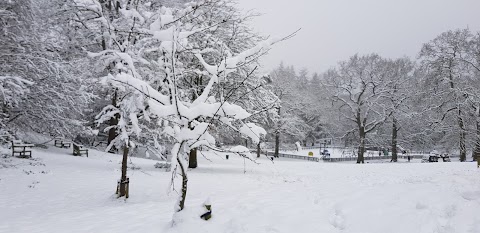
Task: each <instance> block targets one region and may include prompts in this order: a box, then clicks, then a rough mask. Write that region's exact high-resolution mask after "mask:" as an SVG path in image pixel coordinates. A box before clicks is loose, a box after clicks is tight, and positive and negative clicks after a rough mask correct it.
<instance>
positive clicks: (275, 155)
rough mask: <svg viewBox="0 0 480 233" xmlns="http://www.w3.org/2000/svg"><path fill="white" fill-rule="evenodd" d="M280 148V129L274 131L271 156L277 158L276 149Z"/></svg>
mask: <svg viewBox="0 0 480 233" xmlns="http://www.w3.org/2000/svg"><path fill="white" fill-rule="evenodd" d="M279 150H280V131H279V130H277V131H276V132H275V153H274V154H273V157H275V158H278V157H279V156H278V151H279Z"/></svg>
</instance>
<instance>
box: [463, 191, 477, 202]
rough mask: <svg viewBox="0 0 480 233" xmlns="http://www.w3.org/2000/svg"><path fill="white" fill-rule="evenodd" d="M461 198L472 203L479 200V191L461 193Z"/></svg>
mask: <svg viewBox="0 0 480 233" xmlns="http://www.w3.org/2000/svg"><path fill="white" fill-rule="evenodd" d="M462 197H463V199H465V200H467V201H474V200H477V199H480V191H470V192H463V193H462Z"/></svg>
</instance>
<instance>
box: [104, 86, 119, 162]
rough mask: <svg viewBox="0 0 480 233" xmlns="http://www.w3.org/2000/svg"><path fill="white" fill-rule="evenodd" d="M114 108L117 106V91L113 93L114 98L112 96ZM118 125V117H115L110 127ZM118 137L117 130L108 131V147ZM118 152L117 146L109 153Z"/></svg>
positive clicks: (110, 122) (111, 119) (113, 128)
mask: <svg viewBox="0 0 480 233" xmlns="http://www.w3.org/2000/svg"><path fill="white" fill-rule="evenodd" d="M112 106H115V107H116V106H117V89H115V91H114V92H113V96H112ZM117 124H118V116H117V115H115V116H114V117H112V118H110V121H109V124H108V125H109V126H111V127H112V126H115V125H117ZM116 137H117V130H116V129H115V127H112V128H110V129H109V130H108V139H107V143H108V145H110V143H111V142H112V141H113V140H114V139H115V138H116ZM115 151H116V148H115V146H112V147H111V149H110V150H109V151H108V152H109V153H114V152H115Z"/></svg>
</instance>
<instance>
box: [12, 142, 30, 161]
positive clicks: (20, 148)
mask: <svg viewBox="0 0 480 233" xmlns="http://www.w3.org/2000/svg"><path fill="white" fill-rule="evenodd" d="M34 146H35V145H33V144H26V143H23V142H22V141H20V140H13V141H12V156H15V154H18V156H19V157H21V158H31V157H32V150H31V148H32V147H34Z"/></svg>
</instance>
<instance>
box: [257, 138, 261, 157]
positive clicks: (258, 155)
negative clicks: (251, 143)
mask: <svg viewBox="0 0 480 233" xmlns="http://www.w3.org/2000/svg"><path fill="white" fill-rule="evenodd" d="M260 143H261V142H260V141H258V144H257V158H260V153H261V150H260Z"/></svg>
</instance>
